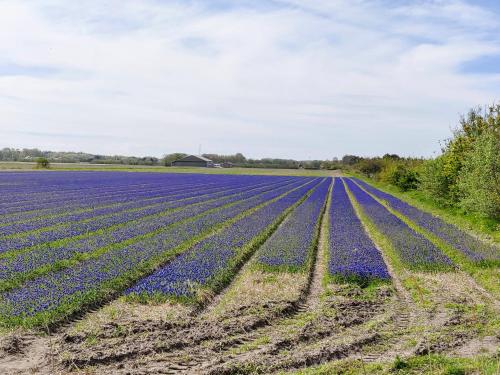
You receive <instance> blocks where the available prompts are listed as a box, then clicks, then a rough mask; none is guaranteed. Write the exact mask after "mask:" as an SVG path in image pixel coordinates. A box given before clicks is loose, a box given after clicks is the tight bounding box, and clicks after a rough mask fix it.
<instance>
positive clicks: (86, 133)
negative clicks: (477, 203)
mask: <svg viewBox="0 0 500 375" xmlns="http://www.w3.org/2000/svg"><path fill="white" fill-rule="evenodd" d="M82 4H83V3H77V2H62V1H47V2H14V1H0V113H1V119H0V147H2V146H18V147H39V148H44V149H66V150H69V149H71V150H85V151H89V152H100V153H121V154H137V155H144V154H153V155H158V156H159V155H161V154H162V153H166V152H173V151H179V150H184V151H186V152H195V151H196V150H197V147H198V144H200V143H201V144H202V145H203V150H204V151H206V152H220V153H231V152H243V153H244V154H245V155H247V156H251V157H261V156H275V157H280V156H281V157H294V158H309V157H310V158H330V157H332V156H335V155H338V156H341V155H342V154H344V153H356V154H366V155H368V154H377V153H378V154H380V153H385V152H391V153H392V152H396V153H400V154H412V155H430V154H431V152H432V151H433V150H436V149H438V144H437V141H438V140H439V139H442V138H444V137H447V136H448V135H449V128H450V127H451V126H452V125H453V124H455V123H456V122H457V119H458V115H459V113H461V112H464V111H467V109H468V108H469V107H471V106H475V105H477V104H481V103H490V102H492V101H493V100H495V99H499V97H500V95H499V94H500V85H499V83H500V74H496V75H495V74H482V75H481V76H480V77H479V76H477V75H472V74H464V73H461V72H460V69H459V67H460V65H461V64H462V63H463V62H465V61H469V60H474V59H476V58H479V57H481V56H484V55H491V54H495V53H497V54H498V53H500V44H499V39H498V37H496V35H497V33H496V31H497V30H498V28H499V22H498V21H497V20H498V17H497V16H498V15H495V14H493V13H491V11H489V10H487V9H486V8H481V7H479V6H477V5H471V4H468V3H465V2H461V1H436V2H426V3H423V4H422V3H419V4H418V5H407V4H406V2H405V5H392V6H389V5H388V2H387V1H381V2H373V1H370V2H368V1H356V2H352V1H335V2H332V1H326V0H316V1H305V0H304V1H303V0H290V1H280V2H277V4H278V5H276V6H261V5H263V4H260V5H259V4H256V3H255V2H252V3H251V5H249V3H247V4H246V5H243V6H215V4H211V5H210V2H201V1H200V2H196V1H193V2H180V1H179V2H174V1H172V2H155V1H148V2H142V3H139V2H136V1H126V2H122V1H120V2H111V5H110V3H108V2H106V4H107V5H103V4H104V3H103V2H98V1H95V2H94V1H89V2H85V3H84V5H82ZM207 4H208V5H207ZM218 5H220V4H218ZM480 20H483V21H484V22H482V23H481V24H479V23H478V22H479V21H480ZM2 67H3V68H2ZM13 67H17V68H16V69H13ZM30 67H31V70H30ZM44 67H45V68H50V69H49V70H48V72H49V73H46V74H44V75H40V74H37V72H39V71H40V69H41V68H44ZM37 69H38V70H37ZM9 70H11V71H12V72H11V73H9ZM14 70H17V73H16V74H14V73H13V72H14ZM20 70H22V71H23V74H19V71H20ZM51 135H52V136H51ZM71 135H72V136H71Z"/></svg>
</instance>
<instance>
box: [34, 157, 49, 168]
mask: <svg viewBox="0 0 500 375" xmlns="http://www.w3.org/2000/svg"><path fill="white" fill-rule="evenodd" d="M36 166H37V168H49V167H50V163H49V160H48V159H47V158H43V157H40V158H38V159H36Z"/></svg>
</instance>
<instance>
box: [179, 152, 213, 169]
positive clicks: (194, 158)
mask: <svg viewBox="0 0 500 375" xmlns="http://www.w3.org/2000/svg"><path fill="white" fill-rule="evenodd" d="M213 166H214V162H213V161H212V160H210V159H207V158H205V157H203V156H198V155H188V156H186V157H184V158H182V159H178V160H175V161H173V162H172V167H205V168H212V167H213Z"/></svg>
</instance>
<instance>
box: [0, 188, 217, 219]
mask: <svg viewBox="0 0 500 375" xmlns="http://www.w3.org/2000/svg"><path fill="white" fill-rule="evenodd" d="M222 187H223V186H216V185H214V184H210V187H207V186H204V185H202V184H194V185H190V186H184V185H171V186H170V185H169V186H163V187H162V188H161V189H154V190H148V191H147V195H145V191H144V190H134V189H130V190H126V191H122V192H116V193H115V194H114V195H113V196H112V197H109V196H106V195H99V196H96V197H95V198H94V197H93V196H89V195H86V194H85V193H84V192H82V193H81V195H80V197H79V199H77V200H73V201H72V202H70V201H69V200H67V199H64V198H63V199H60V200H59V204H58V205H57V204H56V205H54V206H53V207H48V208H37V207H36V201H35V199H33V200H32V202H31V204H30V206H29V207H28V208H27V209H26V210H23V211H19V212H15V213H11V214H6V215H2V216H0V221H1V223H2V224H1V225H0V227H3V226H5V225H9V224H17V223H22V222H29V221H32V220H40V219H42V220H43V219H45V218H47V217H51V216H53V215H65V214H66V215H68V214H72V213H77V211H81V210H85V209H87V210H89V209H98V208H108V207H110V206H115V207H120V206H125V205H127V204H130V203H131V201H134V202H144V204H147V202H148V201H154V200H157V199H162V198H164V197H165V196H173V195H175V194H187V193H189V192H194V191H199V190H200V189H203V188H205V189H207V190H213V189H216V188H219V189H220V188H222ZM115 198H116V199H115ZM61 202H64V206H61Z"/></svg>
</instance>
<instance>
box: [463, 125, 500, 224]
mask: <svg viewBox="0 0 500 375" xmlns="http://www.w3.org/2000/svg"><path fill="white" fill-rule="evenodd" d="M458 187H459V191H460V193H461V199H460V206H461V207H462V208H464V209H465V210H467V211H469V212H476V213H478V214H479V215H481V216H484V217H490V218H494V219H500V131H499V129H496V130H491V129H488V130H486V131H485V132H483V133H482V134H481V135H480V136H479V137H478V138H477V140H476V141H475V142H474V145H473V147H472V149H471V150H470V151H469V152H468V153H467V154H466V158H465V160H464V163H463V168H462V172H461V174H460V177H459V181H458Z"/></svg>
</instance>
